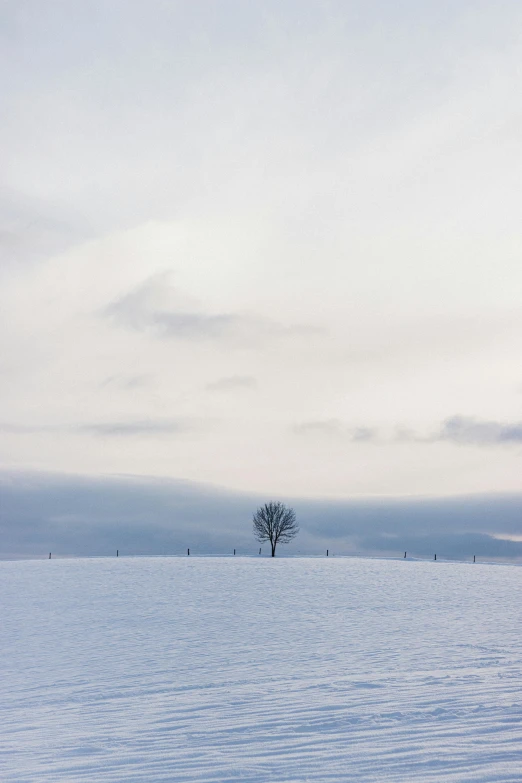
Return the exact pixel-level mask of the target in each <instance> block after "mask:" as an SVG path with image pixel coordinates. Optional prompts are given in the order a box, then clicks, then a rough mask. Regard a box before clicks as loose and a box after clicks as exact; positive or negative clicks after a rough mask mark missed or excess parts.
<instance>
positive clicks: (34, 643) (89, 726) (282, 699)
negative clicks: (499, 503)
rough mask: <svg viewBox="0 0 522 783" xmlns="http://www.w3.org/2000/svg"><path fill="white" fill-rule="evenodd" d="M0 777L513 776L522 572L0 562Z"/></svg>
mask: <svg viewBox="0 0 522 783" xmlns="http://www.w3.org/2000/svg"><path fill="white" fill-rule="evenodd" d="M0 595H1V605H2V618H1V630H0V633H1V644H0V656H1V658H0V665H1V684H0V737H1V754H0V779H1V780H2V781H3V782H4V783H11V782H12V781H26V782H27V783H37V782H38V781H46V782H48V783H56V782H57V781H68V783H73V782H74V781H93V783H106V782H108V781H125V783H131V782H132V781H140V782H143V783H144V782H145V781H147V782H148V783H150V782H152V781H278V782H282V781H368V783H375V781H397V783H409V782H410V781H437V783H439V782H440V783H442V782H449V781H452V783H454V782H456V781H462V782H464V781H466V783H467V782H469V781H488V783H490V782H491V781H512V782H513V783H520V781H521V780H522V644H521V641H522V639H521V633H522V623H521V609H520V607H521V605H522V601H521V596H522V569H521V568H518V567H516V566H494V565H480V564H476V565H472V564H457V563H451V564H450V563H442V562H437V563H429V562H411V561H392V560H362V559H361V560H359V559H341V558H339V559H336V558H329V559H328V560H327V559H326V558H323V559H313V558H288V559H284V558H281V559H275V560H271V559H269V558H267V559H265V558H259V559H254V558H250V559H249V558H239V557H236V558H195V557H191V558H184V559H182V558H142V559H138V558H135V559H130V558H129V559H126V558H119V559H118V560H116V559H90V560H88V559H84V560H51V561H25V562H2V563H0Z"/></svg>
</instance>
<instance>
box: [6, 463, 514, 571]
mask: <svg viewBox="0 0 522 783" xmlns="http://www.w3.org/2000/svg"><path fill="white" fill-rule="evenodd" d="M0 492H1V507H0V511H1V513H0V553H1V555H2V556H3V557H13V556H26V557H29V556H43V555H45V554H47V553H48V552H49V551H52V552H54V553H55V554H56V555H72V554H75V555H113V554H114V553H115V551H116V549H119V550H120V552H121V553H122V554H129V555H139V554H143V555H144V554H148V555H162V554H163V555H167V554H183V553H184V552H185V551H186V549H187V547H190V548H191V551H192V552H193V553H194V554H197V553H200V554H230V553H231V552H232V551H233V549H234V548H236V549H237V551H238V553H243V554H255V553H256V552H257V551H258V545H257V543H256V542H255V540H254V538H253V536H252V513H253V511H254V510H255V509H256V508H257V506H258V505H260V504H261V503H262V502H265V501H266V500H267V497H266V496H262V495H255V494H245V493H241V494H238V493H233V492H228V491H223V490H220V489H218V488H215V487H211V486H204V485H198V484H192V483H188V482H183V481H173V480H159V479H150V478H140V477H132V476H126V477H124V476H121V477H110V478H86V477H76V476H66V475H57V474H56V475H45V474H35V473H13V472H6V471H3V472H2V473H0ZM274 499H277V498H274ZM281 499H283V500H285V501H286V502H288V503H290V504H291V505H292V506H293V507H294V508H295V510H296V512H297V516H298V519H299V524H300V527H301V533H300V535H299V537H298V538H297V539H296V540H295V541H294V542H293V544H292V545H290V546H288V547H285V548H284V549H282V550H281V554H284V553H285V552H286V553H288V554H296V553H301V554H324V552H325V550H326V548H328V549H329V550H330V553H331V554H333V555H335V554H337V555H341V554H359V555H386V556H393V557H399V556H402V554H403V551H404V550H406V551H407V552H408V554H409V555H410V556H418V557H430V558H432V557H433V555H434V554H435V553H436V554H437V556H438V558H439V559H444V558H447V559H468V560H470V559H472V556H473V555H474V554H475V555H477V556H479V557H480V558H482V559H495V558H501V559H504V558H505V559H511V560H517V559H522V542H521V541H517V540H514V539H516V538H517V537H520V536H521V535H522V525H521V519H522V495H507V496H504V495H481V496H471V497H461V498H447V499H429V498H426V499H406V498H395V499H394V498H377V499H375V498H374V499H352V500H346V501H319V500H311V499H304V498H281Z"/></svg>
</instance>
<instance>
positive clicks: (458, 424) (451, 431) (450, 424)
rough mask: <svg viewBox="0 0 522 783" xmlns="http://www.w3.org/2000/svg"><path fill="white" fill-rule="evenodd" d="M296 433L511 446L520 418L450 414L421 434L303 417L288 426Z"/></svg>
mask: <svg viewBox="0 0 522 783" xmlns="http://www.w3.org/2000/svg"><path fill="white" fill-rule="evenodd" d="M292 430H293V432H294V433H296V434H300V435H314V434H317V435H322V436H327V437H335V438H344V439H345V440H347V441H351V442H361V443H365V442H372V443H379V444H383V445H385V444H388V445H393V444H401V443H418V444H422V443H424V444H430V443H439V442H447V443H453V444H455V445H467V446H511V445H517V444H522V422H498V421H481V420H480V419H475V418H472V417H467V416H451V417H449V418H447V419H445V420H444V421H443V422H442V424H441V425H440V426H439V428H438V430H437V431H436V432H435V433H433V434H431V435H430V434H428V435H426V434H423V433H420V432H417V431H416V430H414V429H411V428H407V427H403V426H397V427H395V429H394V430H393V431H392V432H391V434H387V433H382V432H380V431H379V430H377V429H375V428H373V427H366V426H359V427H352V426H349V425H347V424H345V423H344V422H342V421H340V420H339V419H319V420H315V421H305V422H302V423H301V424H297V425H295V426H294V427H293V428H292Z"/></svg>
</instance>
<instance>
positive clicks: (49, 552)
mask: <svg viewBox="0 0 522 783" xmlns="http://www.w3.org/2000/svg"><path fill="white" fill-rule="evenodd" d="M50 559H51V553H50V552H49V560H50Z"/></svg>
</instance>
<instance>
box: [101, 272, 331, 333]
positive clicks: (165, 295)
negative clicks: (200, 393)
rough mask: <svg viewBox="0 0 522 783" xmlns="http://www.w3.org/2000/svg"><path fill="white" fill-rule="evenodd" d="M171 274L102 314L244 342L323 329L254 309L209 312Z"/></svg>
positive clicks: (149, 327)
mask: <svg viewBox="0 0 522 783" xmlns="http://www.w3.org/2000/svg"><path fill="white" fill-rule="evenodd" d="M169 278H170V273H169V272H165V273H161V274H158V275H154V276H152V277H150V278H148V279H147V280H145V281H144V282H143V283H141V284H140V285H139V286H137V287H136V288H134V289H133V290H131V291H130V292H129V293H127V294H125V295H124V296H122V297H120V298H118V299H115V300H114V301H112V302H111V303H110V304H108V305H107V306H106V307H105V308H103V310H102V315H103V316H105V317H107V318H110V319H111V320H112V321H114V322H115V323H117V324H119V325H121V326H124V327H126V328H129V329H133V330H135V331H138V332H145V333H147V332H148V333H151V334H152V335H154V336H155V337H159V338H163V339H179V340H193V341H197V340H210V341H224V342H227V343H229V344H237V345H241V346H244V345H256V344H258V343H260V342H263V341H265V340H267V339H273V338H282V337H292V336H310V335H314V334H315V335H318V334H321V333H322V330H321V329H320V328H319V327H316V326H312V325H310V324H294V325H283V324H281V323H279V322H277V321H274V320H272V319H269V318H265V317H262V316H258V315H254V314H250V313H240V312H222V313H219V312H218V313H211V312H205V311H204V310H202V309H200V308H197V307H196V306H195V305H194V303H193V302H192V301H190V302H189V301H188V300H187V297H185V296H183V295H182V294H181V292H179V291H178V290H176V289H175V288H174V287H173V286H172V285H171V284H170V282H169Z"/></svg>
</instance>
